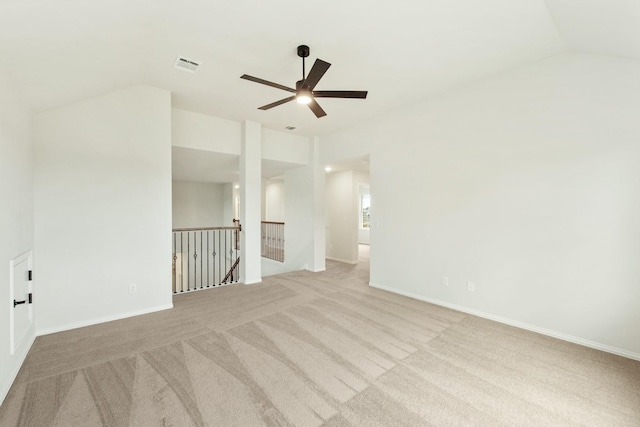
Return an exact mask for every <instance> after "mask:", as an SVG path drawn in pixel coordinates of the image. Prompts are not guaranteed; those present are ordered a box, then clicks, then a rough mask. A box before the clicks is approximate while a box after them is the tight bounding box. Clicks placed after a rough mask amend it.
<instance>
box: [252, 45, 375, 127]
mask: <svg viewBox="0 0 640 427" xmlns="http://www.w3.org/2000/svg"><path fill="white" fill-rule="evenodd" d="M298 56H299V57H300V58H302V80H298V81H297V82H296V88H295V89H293V88H290V87H287V86H283V85H280V84H278V83H273V82H270V81H267V80H263V79H259V78H257V77H253V76H250V75H248V74H243V75H242V76H240V78H241V79H245V80H250V81H252V82H256V83H260V84H263V85H267V86H271V87H275V88H277V89H282V90H286V91H287V92H291V93H294V94H295V95H292V96H289V97H287V98H284V99H281V100H279V101H276V102H272V103H271V104H267V105H263V106H262V107H259V108H258V109H259V110H269V109H270V108H273V107H277V106H278V105H282V104H285V103H287V102H289V101H293V100H294V99H295V100H297V101H298V102H299V103H300V104H306V105H308V106H309V108H310V109H311V111H313V113H314V114H315V115H316V117H318V118H320V117H324V116H326V115H327V113H325V111H324V110H323V109H322V107H320V105H319V104H318V102H317V101H316V100H315V98H357V99H365V98H366V97H367V91H363V90H313V89H314V88H315V87H316V85H317V84H318V82H319V81H320V79H321V78H322V76H324V73H326V72H327V70H328V69H329V67H330V66H331V64H329V63H328V62H325V61H323V60H322V59H316V62H314V64H313V67H311V70H310V71H309V74H308V75H307V76H306V77H305V68H304V65H305V63H304V59H305V58H306V57H308V56H309V46H306V45H300V46H298Z"/></svg>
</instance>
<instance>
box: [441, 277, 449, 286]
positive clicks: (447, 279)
mask: <svg viewBox="0 0 640 427" xmlns="http://www.w3.org/2000/svg"><path fill="white" fill-rule="evenodd" d="M442 286H449V278H448V277H447V276H442Z"/></svg>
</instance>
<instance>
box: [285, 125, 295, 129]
mask: <svg viewBox="0 0 640 427" xmlns="http://www.w3.org/2000/svg"><path fill="white" fill-rule="evenodd" d="M295 128H296V127H295V126H287V127H286V128H285V129H287V130H294V129H295Z"/></svg>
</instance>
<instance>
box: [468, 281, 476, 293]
mask: <svg viewBox="0 0 640 427" xmlns="http://www.w3.org/2000/svg"><path fill="white" fill-rule="evenodd" d="M467 290H468V291H469V292H475V291H476V284H475V282H467Z"/></svg>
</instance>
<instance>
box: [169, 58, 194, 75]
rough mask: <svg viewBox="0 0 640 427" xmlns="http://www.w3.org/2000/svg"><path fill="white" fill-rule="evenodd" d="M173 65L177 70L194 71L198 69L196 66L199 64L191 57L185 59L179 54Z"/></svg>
mask: <svg viewBox="0 0 640 427" xmlns="http://www.w3.org/2000/svg"><path fill="white" fill-rule="evenodd" d="M173 66H174V67H175V68H177V69H179V70H184V71H188V72H190V73H195V72H196V71H198V67H200V64H199V63H197V62H195V61H192V60H191V59H187V58H183V57H181V56H179V57H178V58H177V59H176V63H175V64H174V65H173Z"/></svg>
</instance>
